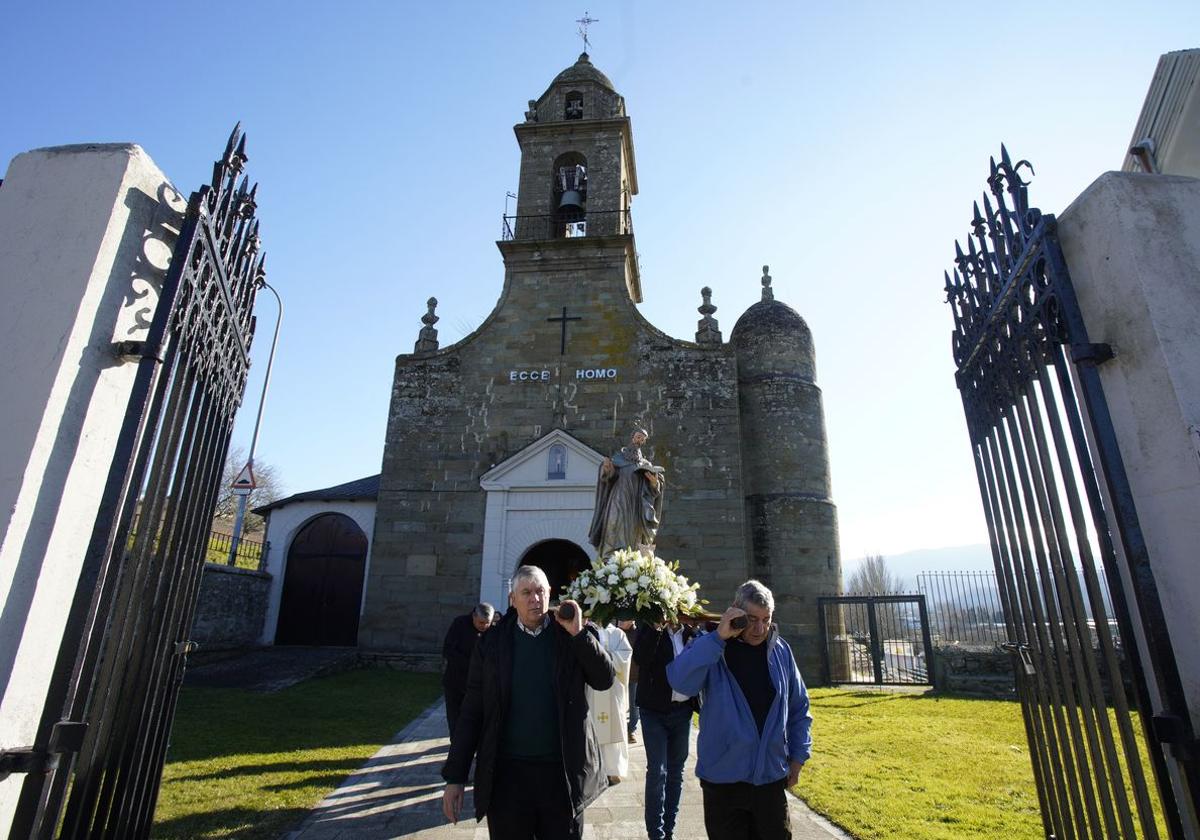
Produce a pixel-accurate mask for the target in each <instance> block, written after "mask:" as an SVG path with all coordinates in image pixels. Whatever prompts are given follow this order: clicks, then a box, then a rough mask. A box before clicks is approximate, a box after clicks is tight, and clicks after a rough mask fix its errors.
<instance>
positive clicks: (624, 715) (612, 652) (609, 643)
mask: <svg viewBox="0 0 1200 840" xmlns="http://www.w3.org/2000/svg"><path fill="white" fill-rule="evenodd" d="M600 644H601V645H602V646H603V647H604V649H605V650H607V651H608V655H609V656H610V657H611V658H612V663H613V670H614V671H615V672H616V673H615V675H614V679H613V684H612V688H609V689H606V690H604V691H596V690H594V689H592V688H589V689H588V706H589V708H590V709H591V714H592V724H593V725H594V726H595V728H596V740H598V741H599V742H600V756H601V759H602V761H601V766H602V767H603V769H604V773H605V774H607V775H608V783H609V784H610V785H615V784H616V783H617V782H619V781H621V777H623V776H627V775H629V742H628V733H627V730H626V726H627V723H626V721H627V719H628V716H629V665H630V663H631V662H632V661H633V647H632V646H631V645H630V644H629V639H628V638H627V637H626V635H625V633H624V631H622V630H621V629H620V628H619V627H617V626H616V625H615V624H609V625H608V626H607V627H605V628H604V629H603V630H601V631H600Z"/></svg>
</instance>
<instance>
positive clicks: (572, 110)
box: [566, 91, 583, 120]
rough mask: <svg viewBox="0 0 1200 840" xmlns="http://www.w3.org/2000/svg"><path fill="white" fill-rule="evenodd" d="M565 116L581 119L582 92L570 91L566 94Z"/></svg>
mask: <svg viewBox="0 0 1200 840" xmlns="http://www.w3.org/2000/svg"><path fill="white" fill-rule="evenodd" d="M566 117H567V119H569V120H581V119H583V94H582V93H579V92H578V91H571V92H570V93H568V94H567V108H566Z"/></svg>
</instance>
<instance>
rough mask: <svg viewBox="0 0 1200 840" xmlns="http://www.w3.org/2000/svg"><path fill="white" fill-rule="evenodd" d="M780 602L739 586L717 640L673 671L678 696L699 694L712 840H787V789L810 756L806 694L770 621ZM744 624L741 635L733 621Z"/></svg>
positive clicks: (700, 762) (689, 653) (701, 763)
mask: <svg viewBox="0 0 1200 840" xmlns="http://www.w3.org/2000/svg"><path fill="white" fill-rule="evenodd" d="M774 611H775V598H774V596H773V595H772V594H771V590H770V589H767V587H765V586H763V585H762V584H761V583H759V582H758V581H756V580H748V581H746V582H745V583H743V584H742V585H741V586H740V587H738V590H737V593H736V594H735V595H734V599H733V606H732V607H730V608H729V609H728V610H726V611H725V614H724V615H722V616H721V623H720V625H719V626H718V627H717V630H716V632H715V633H708V634H706V635H704V636H701V637H700V638H698V639H696V641H695V642H693V643H692V644H691V646H690V647H688V648H687V650H685V651H683V653H681V654H680V655H679V656H677V657H675V659H674V661H673V662H671V664H670V665H668V666H667V677H668V679H669V680H670V683H671V686H672V688H673V689H674V690H676V691H679V692H683V693H688V694H691V693H701V695H702V697H703V706H702V707H701V710H700V739H699V742H698V744H697V747H696V751H697V753H698V755H697V760H696V775H697V776H699V777H700V787H701V789H702V790H703V792H704V828H705V829H706V830H707V832H708V836H709V840H734V839H735V838H743V839H744V838H748V837H752V838H759V839H760V840H790V838H791V836H792V831H791V824H790V820H789V817H788V805H787V798H786V795H785V791H786V790H787V788H790V787H791V786H793V785H794V784H796V782H797V780H798V779H799V778H800V768H801V767H802V766H803V765H804V762H806V761H807V760H808V757H809V754H810V753H811V751H812V736H811V734H810V730H811V727H812V716H811V715H810V714H809V711H808V692H807V691H806V690H805V688H804V682H803V681H802V680H801V679H800V671H799V670H798V669H797V668H796V660H795V659H794V658H793V657H792V650H791V648H789V647H788V645H787V642H785V641H783V639H781V638H779V631H778V629H777V628H776V627H775V626H774V625H773V624H772V623H771V617H772V614H773V613H774ZM739 616H745V617H746V619H747V625H746V627H745V629H742V630H735V629H734V628H733V626H732V624H731V623H730V622H732V621H733V619H735V618H737V617H739Z"/></svg>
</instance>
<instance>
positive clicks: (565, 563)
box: [517, 540, 592, 601]
mask: <svg viewBox="0 0 1200 840" xmlns="http://www.w3.org/2000/svg"><path fill="white" fill-rule="evenodd" d="M591 562H592V561H591V560H590V559H589V558H588V556H587V552H586V551H584V550H583V549H582V548H580V547H579V546H577V545H576V544H575V543H573V542H571V541H570V540H545V541H544V542H540V543H538V544H537V545H535V546H532V547H531V548H530V549H529V550H528V551H526V552H525V554H524V555H523V556H522V557H521V562H520V563H518V564H517V565H519V566H537V567H538V568H540V569H541V570H542V571H543V572H545V573H546V577H547V578H549V580H550V600H551V601H558V600H561V599H562V590H563V588H564V587H565V586H566V585H567V584H568V583H570V582H571V581H573V580H574V579H575V576H576V575H578V574H579V573H580V572H582V571H583V570H584V569H586V568H587V567H588V565H589V564H590V563H591Z"/></svg>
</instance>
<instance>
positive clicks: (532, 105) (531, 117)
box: [525, 99, 537, 123]
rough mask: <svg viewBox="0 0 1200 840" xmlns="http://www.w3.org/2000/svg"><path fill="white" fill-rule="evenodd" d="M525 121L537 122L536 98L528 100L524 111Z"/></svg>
mask: <svg viewBox="0 0 1200 840" xmlns="http://www.w3.org/2000/svg"><path fill="white" fill-rule="evenodd" d="M525 122H527V123H531V122H537V100H536V99H530V100H529V110H528V111H526V112H525Z"/></svg>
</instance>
